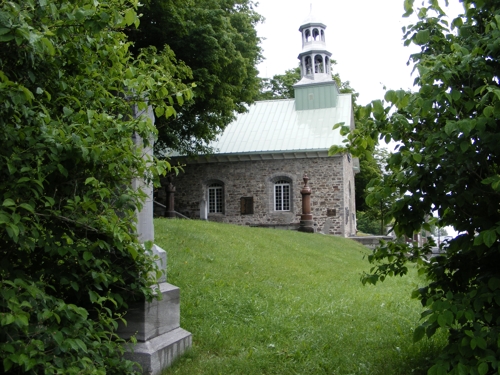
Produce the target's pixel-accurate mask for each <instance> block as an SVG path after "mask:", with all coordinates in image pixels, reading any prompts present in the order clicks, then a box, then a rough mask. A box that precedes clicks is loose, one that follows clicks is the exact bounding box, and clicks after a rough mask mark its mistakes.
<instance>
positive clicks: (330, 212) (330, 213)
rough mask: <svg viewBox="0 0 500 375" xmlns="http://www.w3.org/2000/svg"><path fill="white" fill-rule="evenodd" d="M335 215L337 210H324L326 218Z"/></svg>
mask: <svg viewBox="0 0 500 375" xmlns="http://www.w3.org/2000/svg"><path fill="white" fill-rule="evenodd" d="M336 215H337V210H336V209H335V208H327V209H326V216H336Z"/></svg>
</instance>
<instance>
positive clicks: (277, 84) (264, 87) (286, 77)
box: [259, 67, 300, 100]
mask: <svg viewBox="0 0 500 375" xmlns="http://www.w3.org/2000/svg"><path fill="white" fill-rule="evenodd" d="M299 81H300V67H296V68H295V69H288V70H286V71H285V74H276V75H274V76H273V78H262V79H261V88H260V95H259V100H272V99H292V98H295V89H294V88H293V85H295V84H296V83H297V82H299Z"/></svg>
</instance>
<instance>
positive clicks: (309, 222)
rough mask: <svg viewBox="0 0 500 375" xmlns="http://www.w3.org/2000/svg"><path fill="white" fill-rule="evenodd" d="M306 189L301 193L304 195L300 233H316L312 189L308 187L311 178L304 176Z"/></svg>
mask: <svg viewBox="0 0 500 375" xmlns="http://www.w3.org/2000/svg"><path fill="white" fill-rule="evenodd" d="M303 180H304V187H303V188H302V190H301V191H300V194H302V215H300V226H299V231H300V232H307V233H314V221H313V216H312V214H311V192H312V191H311V188H310V187H309V186H307V182H308V181H309V177H307V175H306V174H304V178H303Z"/></svg>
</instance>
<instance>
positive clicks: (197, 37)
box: [126, 0, 262, 153]
mask: <svg viewBox="0 0 500 375" xmlns="http://www.w3.org/2000/svg"><path fill="white" fill-rule="evenodd" d="M254 6H255V5H254V3H253V1H251V0H230V1H222V0H166V1H164V0H148V1H146V2H145V4H144V6H143V7H141V13H142V17H141V24H140V26H139V28H138V29H133V28H130V29H127V31H126V32H127V35H128V36H129V38H130V40H131V41H133V42H134V46H133V50H134V51H135V53H139V51H140V50H141V49H142V48H146V47H149V46H154V47H156V48H157V49H158V50H163V49H164V48H165V46H167V48H168V49H169V50H171V51H173V53H174V54H175V57H174V55H173V54H172V55H171V56H170V58H171V59H172V60H173V61H175V59H177V61H179V62H182V64H185V66H184V65H183V66H182V67H181V66H178V69H177V72H176V75H175V76H176V77H178V78H180V79H182V80H183V81H184V82H193V83H195V84H196V88H195V89H194V95H195V100H189V101H188V102H186V103H181V104H184V105H183V107H182V109H179V108H177V109H178V115H177V116H176V117H175V118H171V119H169V120H166V119H160V120H159V121H158V123H157V125H158V131H159V140H158V144H157V148H158V149H165V148H166V147H168V148H172V149H174V150H177V151H180V152H187V153H199V152H206V151H207V149H206V144H207V143H208V142H209V141H211V140H213V139H215V137H216V136H217V134H219V133H220V132H222V131H223V130H224V128H225V127H226V126H227V125H228V124H229V123H230V122H231V121H232V120H234V118H235V112H238V113H242V112H244V111H246V108H245V105H246V104H250V103H252V102H253V101H254V100H255V99H256V97H257V95H258V92H259V79H258V77H257V74H258V71H257V69H256V65H257V64H258V63H259V61H260V60H261V58H262V56H261V48H260V46H259V43H260V38H258V37H257V32H256V30H255V26H256V24H257V23H258V22H260V21H261V20H262V17H261V16H260V15H259V14H258V13H257V12H256V11H255V10H254ZM176 65H179V63H176Z"/></svg>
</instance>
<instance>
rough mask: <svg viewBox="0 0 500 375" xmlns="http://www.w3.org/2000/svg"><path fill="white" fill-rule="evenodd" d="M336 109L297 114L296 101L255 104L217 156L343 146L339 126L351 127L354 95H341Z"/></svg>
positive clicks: (222, 139) (223, 139)
mask: <svg viewBox="0 0 500 375" xmlns="http://www.w3.org/2000/svg"><path fill="white" fill-rule="evenodd" d="M336 104H337V105H336V106H335V107H334V108H322V109H311V110H302V111H296V110H295V100H294V99H284V100H269V101H261V102H256V103H255V104H253V105H252V106H250V107H249V110H248V112H246V113H242V114H238V115H237V118H236V120H235V121H234V122H232V123H231V124H229V125H228V126H227V128H226V129H225V130H224V132H223V133H222V134H221V135H220V136H219V138H218V140H217V141H216V142H212V143H211V144H210V146H212V147H213V149H214V151H215V154H248V153H259V152H261V153H270V152H279V153H283V152H294V151H325V150H328V149H329V148H330V147H331V146H332V145H342V144H343V142H342V141H343V139H344V138H343V137H342V136H341V135H340V130H339V129H336V130H333V129H332V128H333V126H334V125H335V124H337V123H339V122H344V123H345V125H347V126H350V127H352V126H353V125H354V124H353V123H352V121H353V116H352V99H351V94H340V95H339V96H338V101H337V103H336Z"/></svg>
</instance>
